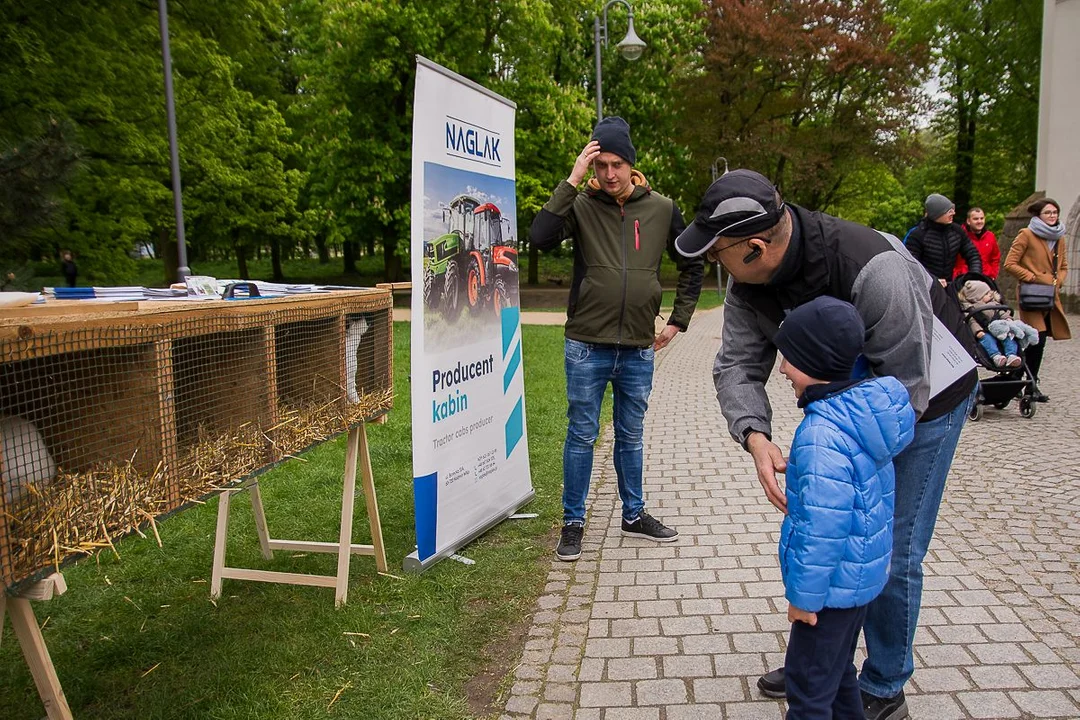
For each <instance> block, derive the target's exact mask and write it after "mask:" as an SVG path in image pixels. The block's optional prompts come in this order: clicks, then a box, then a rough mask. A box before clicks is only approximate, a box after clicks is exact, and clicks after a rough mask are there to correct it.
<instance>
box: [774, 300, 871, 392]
mask: <svg viewBox="0 0 1080 720" xmlns="http://www.w3.org/2000/svg"><path fill="white" fill-rule="evenodd" d="M865 334H866V327H865V326H864V325H863V321H862V318H861V317H859V312H858V310H856V309H855V306H854V305H852V304H851V303H847V302H844V301H843V300H837V299H836V298H834V297H829V296H828V295H822V296H821V297H817V298H814V299H813V300H811V301H810V302H808V303H805V304H803V305H800V306H799V307H797V308H795V309H794V310H792V311H791V312H790V313H788V316H787V317H786V318H785V319H784V322H783V323H781V324H780V330H778V331H777V333H776V337H775V338H773V343H774V344H775V345H776V347H777V348H778V349H779V350H780V352H781V353H783V355H784V358H785V359H787V361H788V362H789V363H791V364H792V365H794V366H795V367H796V368H798V369H799V370H801V371H802V372H804V373H806V374H807V375H809V376H810V377H812V378H816V379H818V380H827V381H829V382H837V381H840V380H847V379H849V378H850V377H851V371H852V368H854V366H855V360H856V359H858V357H859V353H861V352H862V349H863V341H864V336H865Z"/></svg>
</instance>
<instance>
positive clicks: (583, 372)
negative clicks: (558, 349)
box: [529, 117, 702, 561]
mask: <svg viewBox="0 0 1080 720" xmlns="http://www.w3.org/2000/svg"><path fill="white" fill-rule="evenodd" d="M636 161H637V152H636V151H635V149H634V145H633V143H632V142H631V140H630V126H629V125H627V124H626V121H625V120H623V119H622V118H618V117H608V118H604V119H603V120H601V121H600V122H599V123H598V124H597V125H596V129H595V130H594V131H593V134H592V138H591V139H590V140H589V143H588V144H587V145H586V146H585V148H584V149H583V150H582V151H581V153H580V154H579V155H578V157H577V161H576V162H575V163H574V168H573V170H572V171H571V172H570V176H569V177H568V178H567V179H566V180H565V181H563V182H561V183H559V186H558V187H557V188H556V189H555V192H554V194H553V195H552V196H551V199H550V200H548V202H547V203H546V204H545V205H544V208H543V209H542V210H541V211H540V213H539V214H538V215H537V216H536V219H535V220H533V223H532V228H531V230H530V235H529V238H530V241H531V242H532V244H533V245H535V246H536V247H538V248H539V249H541V250H550V249H552V248H555V247H558V246H559V244H560V243H561V242H562V241H563V240H565V239H567V238H572V239H573V244H574V277H573V282H572V283H571V286H570V298H569V302H568V304H567V309H566V316H567V320H566V330H565V334H566V349H565V357H566V394H567V400H568V404H569V408H568V410H567V418H568V420H569V426H568V427H567V431H566V442H565V444H564V446H563V529H562V535H561V538H560V541H559V546H558V548H557V550H556V551H555V552H556V555H557V556H558V557H559V559H560V560H567V561H570V560H577V559H578V557H580V555H581V538H582V535H583V533H584V528H585V498H586V497H587V496H588V493H589V478H590V476H591V475H592V464H593V446H594V444H595V443H596V438H597V437H598V436H599V433H600V406H601V403H602V402H603V398H604V392H605V390H606V389H607V385H608V383H609V382H610V383H611V385H612V389H613V390H614V400H615V402H614V413H615V452H614V461H615V473H616V475H617V477H618V481H619V497H620V498H621V499H622V533H623V535H629V536H632V537H638V538H643V539H646V540H652V541H655V542H671V541H673V540H676V539H677V538H678V533H677V532H676V531H675V530H673V529H671V528H668V527H665V526H664V525H663V523H661V522H660V521H659V520H657V519H656V518H654V517H652V516H651V515H649V514H648V513H647V512H645V500H644V497H643V493H642V462H643V442H642V437H643V434H644V423H645V411H646V409H647V408H648V403H649V393H650V392H651V391H652V378H653V353H654V352H655V351H656V350H659V349H661V348H663V347H664V346H666V345H667V344H668V343H669V342H670V341H671V339H672V338H673V337H674V336H675V334H676V333H678V332H679V331H680V330H685V329H686V326H687V325H688V324H689V322H690V317H691V316H692V315H693V313H694V307H695V305H696V304H697V298H698V294H699V293H700V291H701V277H702V263H701V260H700V259H699V258H693V259H689V258H684V257H681V256H680V255H678V254H677V253H676V252H675V250H674V242H675V238H676V237H678V235H679V233H680V232H682V230H683V229H684V228H685V227H686V226H685V223H684V222H683V219H682V214H681V213H680V212H679V208H678V207H676V205H675V203H674V202H672V201H671V200H670V199H668V198H666V197H664V196H663V195H660V194H659V193H655V192H653V191H652V188H650V187H649V184H648V182H646V180H645V176H644V175H642V174H641V173H640V172H638V171H637V170H634V169H633V165H634V163H635V162H636ZM590 169H592V170H593V171H595V173H596V177H594V178H592V179H590V180H589V183H588V186H587V187H586V189H585V190H583V191H578V189H577V188H578V185H580V184H581V182H582V181H583V180H584V179H585V176H586V174H587V173H588V171H589V170H590ZM665 252H667V253H668V254H669V255H670V256H671V257H672V258H673V259H675V261H676V264H677V265H678V267H679V284H678V289H677V291H676V294H675V307H674V309H673V310H672V312H671V316H670V317H669V318H668V323H667V326H666V327H665V328H664V329H663V330H662V331H661V332H660V333H659V334H657V333H656V316H657V315H658V313H659V311H660V297H661V288H660V278H659V271H660V261H661V258H662V257H663V255H664V253H665Z"/></svg>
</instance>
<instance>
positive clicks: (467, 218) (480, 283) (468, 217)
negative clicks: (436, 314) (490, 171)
mask: <svg viewBox="0 0 1080 720" xmlns="http://www.w3.org/2000/svg"><path fill="white" fill-rule="evenodd" d="M443 219H444V221H445V222H446V223H447V229H448V232H446V233H445V234H443V235H441V236H439V237H438V238H435V239H434V240H431V241H428V242H426V243H425V247H424V303H425V305H426V306H427V307H428V308H431V309H436V308H441V310H442V314H443V315H444V316H446V317H449V318H453V317H456V316H457V314H458V312H460V310H461V308H462V307H463V306H464V305H466V304H467V305H468V306H469V308H470V310H472V311H481V310H485V309H486V308H488V307H489V306H493V307H494V309H495V311H496V312H500V311H501V310H502V308H504V307H508V306H511V305H517V304H518V277H517V274H518V264H517V248H515V247H514V246H513V240H512V239H508V240H507V239H504V235H509V228H510V222H509V220H507V219H506V218H504V217H503V216H502V213H501V212H499V208H498V207H496V206H495V205H494V204H493V203H481V202H480V201H479V200H477V199H476V198H474V197H472V196H470V195H458V196H457V197H455V198H454V199H453V200H451V201H450V204H449V205H448V206H443ZM504 227H505V228H506V232H505V233H504ZM462 300H464V302H462Z"/></svg>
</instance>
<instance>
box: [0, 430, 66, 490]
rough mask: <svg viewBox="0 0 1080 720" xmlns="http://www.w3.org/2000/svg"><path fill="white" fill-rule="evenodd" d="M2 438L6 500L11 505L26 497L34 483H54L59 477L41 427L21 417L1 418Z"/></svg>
mask: <svg viewBox="0 0 1080 720" xmlns="http://www.w3.org/2000/svg"><path fill="white" fill-rule="evenodd" d="M0 439H2V440H3V450H4V453H3V471H2V473H0V474H2V475H3V483H2V484H3V488H4V500H6V501H7V504H8V505H9V506H10V505H11V504H12V503H14V502H16V501H17V500H19V499H21V498H22V496H23V495H25V494H26V488H27V486H28V485H30V484H31V483H36V484H42V483H48V482H51V481H52V479H53V478H55V477H56V462H54V461H53V458H52V455H50V454H49V448H48V447H47V446H46V445H45V438H44V437H42V436H41V432H40V431H38V429H37V426H35V425H34V423H32V422H30V421H29V420H26V419H24V418H21V417H19V416H18V415H0Z"/></svg>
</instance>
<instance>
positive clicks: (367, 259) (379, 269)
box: [19, 252, 716, 297]
mask: <svg viewBox="0 0 1080 720" xmlns="http://www.w3.org/2000/svg"><path fill="white" fill-rule="evenodd" d="M538 264H539V267H538V273H537V274H538V280H539V282H538V284H537V285H536V286H535V287H539V288H552V287H557V286H558V285H557V284H556V283H561V284H562V285H564V286H567V287H568V286H569V283H570V278H571V276H572V274H573V267H574V260H573V256H572V255H571V254H570V253H569V252H564V253H562V254H561V255H551V254H548V253H541V255H540V258H539V263H538ZM281 266H282V267H281V269H282V272H283V273H284V275H285V279H286V280H287V281H288V282H310V283H316V284H323V285H363V286H371V285H374V284H375V283H378V282H382V281H383V258H382V255H377V256H363V257H360V258H359V259H358V260H357V263H356V268H357V271H358V272H357V273H356V274H346V273H345V272H343V270H342V261H341V258H333V259H331V261H330V263H328V264H326V265H322V264H320V263H319V261H318V260H314V259H310V258H302V259H294V260H284V261H282V263H281ZM135 267H136V276H135V278H134V279H133V282H132V283H119V282H117V281H114V280H111V279H109V278H98V279H96V280H91V279H89V278H87V277H85V276H83V275H80V276H79V284H80V285H119V284H134V285H141V286H143V287H163V286H164V285H166V282H165V269H164V268H165V265H164V262H163V261H161V260H155V259H142V260H137V261H136V263H135ZM519 268H520V277H521V280H522V282H523V283H524V282H525V280H526V279H527V278H528V276H529V275H528V273H529V256H528V254H527V253H522V254H521V255H520V256H519ZM28 272H29V275H28V277H26V278H25V279H24V280H25V281H24V282H20V283H19V286H20V288H22V287H25V289H33V290H39V289H40V288H42V287H55V286H56V285H63V284H64V278H63V277H62V276H61V275H60V274H59V273H60V266H59V263H50V262H39V263H33V264H32V265H31V266H29V270H28ZM191 272H192V274H194V275H210V276H211V277H216V278H221V279H225V278H239V277H240V270H239V268H238V267H237V265H236V260H235V259H233V260H196V261H192V263H191ZM405 272H406V274H408V272H409V266H408V264H406V265H405ZM248 274H249V275H251V279H252V280H270V279H271V277H272V276H273V271H272V268H271V265H270V259H269V258H263V259H259V260H256V259H251V260H248ZM678 278H679V271H678V269H677V268H676V267H675V263H674V262H672V260H671V258H669V257H668V256H667V255H665V256H664V258H663V261H662V264H661V266H660V280H661V282H662V283H663V285H664V286H665V287H667V286H670V287H674V286H675V284H676V283H677V282H678ZM710 288H711V289H714V290H715V289H716V279H715V278H706V280H705V287H704V288H703V289H702V296H703V297H704V296H705V295H706V294H707V290H708V289H710Z"/></svg>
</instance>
